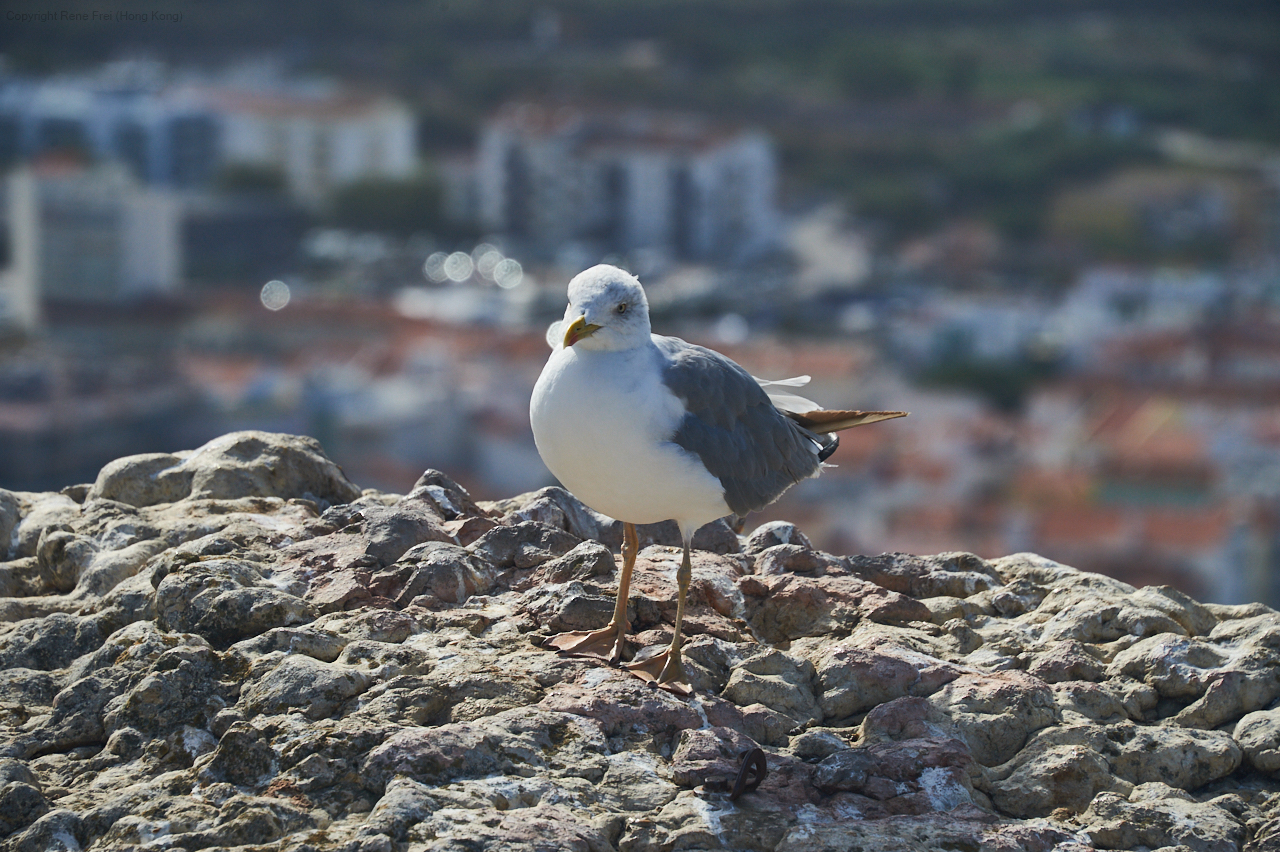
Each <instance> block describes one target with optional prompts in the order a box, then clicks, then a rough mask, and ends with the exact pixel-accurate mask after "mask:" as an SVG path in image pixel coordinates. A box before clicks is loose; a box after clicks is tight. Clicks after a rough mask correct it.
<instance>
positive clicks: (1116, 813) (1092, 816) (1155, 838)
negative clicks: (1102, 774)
mask: <svg viewBox="0 0 1280 852" xmlns="http://www.w3.org/2000/svg"><path fill="white" fill-rule="evenodd" d="M1134 792H1135V795H1137V794H1138V791H1136V790H1135V791H1134ZM1081 819H1082V821H1083V822H1084V824H1085V829H1084V832H1085V834H1087V835H1088V836H1089V838H1090V840H1092V842H1093V843H1094V844H1095V845H1096V846H1098V847H1100V848H1102V849H1133V848H1135V847H1137V846H1139V845H1142V846H1146V847H1148V848H1154V847H1157V846H1160V847H1165V846H1179V847H1183V848H1186V849H1190V850H1192V852H1236V850H1239V848H1240V843H1241V841H1242V840H1243V839H1244V827H1243V826H1242V825H1240V822H1239V821H1238V820H1237V819H1236V818H1235V816H1234V815H1232V814H1231V813H1230V812H1229V811H1226V810H1223V809H1222V808H1218V807H1214V806H1213V805H1209V804H1201V803H1200V802H1197V801H1194V800H1187V799H1184V798H1181V797H1178V796H1169V797H1167V798H1147V797H1140V798H1139V800H1138V801H1127V800H1126V799H1125V798H1124V797H1123V796H1120V795H1119V794H1116V793H1100V794H1099V795H1098V796H1097V798H1095V799H1094V800H1093V803H1092V804H1091V805H1090V806H1089V809H1088V810H1087V811H1086V812H1085V813H1084V814H1083V816H1082V818H1081Z"/></svg>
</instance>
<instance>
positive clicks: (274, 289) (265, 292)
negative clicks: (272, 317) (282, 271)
mask: <svg viewBox="0 0 1280 852" xmlns="http://www.w3.org/2000/svg"><path fill="white" fill-rule="evenodd" d="M259 298H260V299H262V306H263V307H264V308H266V309H267V310H269V311H278V310H281V309H283V308H284V307H285V306H286V305H288V304H289V298H290V293H289V285H288V284H286V283H284V282H283V281H278V280H277V281H268V282H267V283H266V284H263V285H262V293H261V294H259Z"/></svg>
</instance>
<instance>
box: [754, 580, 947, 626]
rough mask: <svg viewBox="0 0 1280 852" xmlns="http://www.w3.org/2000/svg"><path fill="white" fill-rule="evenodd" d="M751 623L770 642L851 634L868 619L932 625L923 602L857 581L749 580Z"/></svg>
mask: <svg viewBox="0 0 1280 852" xmlns="http://www.w3.org/2000/svg"><path fill="white" fill-rule="evenodd" d="M738 585H739V588H741V589H742V592H743V594H744V595H745V596H746V599H747V620H748V621H749V622H751V624H752V626H753V627H754V628H755V629H756V630H757V631H758V632H759V633H760V635H761V636H763V637H764V638H765V639H766V640H767V641H770V642H782V641H786V640H788V639H797V638H799V637H801V636H818V635H822V634H827V633H840V632H848V631H850V630H852V629H853V627H854V626H855V625H856V624H857V623H858V621H859V620H861V619H862V618H864V617H865V618H869V619H871V620H872V621H884V622H888V623H898V622H906V621H930V620H931V619H932V614H931V613H930V612H929V609H928V608H927V607H926V606H924V604H922V603H920V602H919V601H917V600H914V599H912V598H909V597H907V596H905V595H902V594H899V593H897V592H893V591H888V590H886V589H883V588H881V587H880V586H877V585H874V584H872V583H869V582H867V581H866V580H861V579H859V578H857V577H801V576H797V575H794V574H781V575H774V576H754V575H752V576H748V577H743V578H742V580H741V581H740V582H739V584H738Z"/></svg>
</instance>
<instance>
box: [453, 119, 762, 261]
mask: <svg viewBox="0 0 1280 852" xmlns="http://www.w3.org/2000/svg"><path fill="white" fill-rule="evenodd" d="M460 177H461V176H460V174H459V173H458V170H457V168H456V166H455V167H454V168H453V171H452V173H451V179H450V180H449V181H448V186H449V189H450V192H451V194H452V195H460V194H464V193H470V194H471V197H470V198H467V199H466V200H461V199H458V200H453V201H451V202H450V205H451V208H452V209H454V210H458V211H461V210H471V211H473V215H474V217H475V219H476V221H477V222H478V223H479V224H480V225H481V227H483V228H484V229H486V230H488V231H492V232H496V233H502V234H506V235H508V236H510V237H513V238H516V239H520V240H523V241H525V242H527V243H528V244H529V245H530V246H531V247H532V248H534V249H535V250H541V251H544V252H548V253H549V252H554V251H555V249H556V248H558V247H560V246H562V245H565V244H566V243H569V242H575V241H576V242H589V243H594V244H596V245H598V246H600V247H602V248H606V249H608V250H615V251H632V250H636V249H657V250H661V251H664V252H666V253H668V254H670V255H673V256H677V257H683V258H687V259H694V260H711V259H715V260H742V259H748V258H751V257H753V256H756V255H759V254H761V253H763V252H764V251H767V250H768V249H770V248H772V247H773V246H774V245H776V244H777V242H778V239H779V229H780V225H779V216H778V213H777V210H776V208H775V206H774V194H775V189H776V182H777V166H776V163H775V159H774V153H773V147H772V144H771V143H770V140H769V138H768V137H767V136H766V135H765V134H763V133H762V132H759V131H751V130H725V129H723V128H718V127H715V126H713V125H711V124H710V123H709V122H707V121H705V120H703V119H701V118H699V117H696V116H687V115H675V114H670V113H657V112H651V111H644V110H629V111H621V112H614V111H603V110H601V111H586V110H580V109H576V108H571V107H559V108H552V107H545V106H540V105H535V104H512V105H509V106H507V107H504V108H503V109H502V110H500V111H499V112H498V113H497V114H496V115H495V116H494V117H493V118H492V119H491V120H490V121H489V122H488V123H487V124H486V125H485V127H484V128H483V130H482V132H481V136H480V141H479V146H478V150H477V153H476V158H475V161H474V163H473V165H472V172H471V174H470V176H469V178H470V180H471V181H472V185H471V186H468V185H467V183H466V181H465V180H462V179H460ZM472 187H473V188H472Z"/></svg>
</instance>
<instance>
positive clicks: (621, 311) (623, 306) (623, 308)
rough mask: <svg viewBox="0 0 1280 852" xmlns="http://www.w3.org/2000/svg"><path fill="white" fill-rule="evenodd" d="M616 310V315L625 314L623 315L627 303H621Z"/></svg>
mask: <svg viewBox="0 0 1280 852" xmlns="http://www.w3.org/2000/svg"><path fill="white" fill-rule="evenodd" d="M616 310H617V311H618V313H620V314H625V313H626V312H627V303H626V302H623V303H622V304H621V305H618V307H617V308H616Z"/></svg>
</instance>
